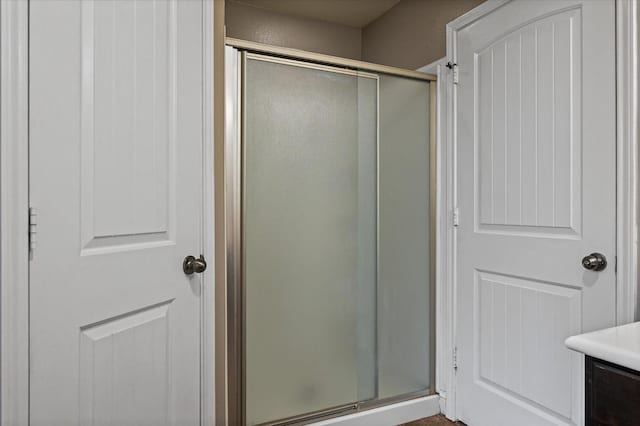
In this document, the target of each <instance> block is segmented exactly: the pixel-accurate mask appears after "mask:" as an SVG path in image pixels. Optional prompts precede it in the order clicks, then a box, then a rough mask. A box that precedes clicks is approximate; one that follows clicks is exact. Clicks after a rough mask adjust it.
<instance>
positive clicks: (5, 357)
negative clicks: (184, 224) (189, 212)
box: [0, 0, 222, 426]
mask: <svg viewBox="0 0 640 426" xmlns="http://www.w3.org/2000/svg"><path fill="white" fill-rule="evenodd" d="M0 17H1V18H0V20H1V25H0V57H1V58H2V61H0V62H1V65H0V90H1V91H2V98H1V101H0V119H1V120H2V130H1V132H0V182H1V183H0V210H1V211H2V215H0V336H1V337H0V354H1V355H0V378H1V380H0V383H1V385H0V425H1V426H5V425H6V426H13V425H28V424H29V256H30V253H29V239H28V237H29V213H28V211H29V156H28V152H29V121H28V117H29V115H28V114H29V103H28V102H29V93H28V85H29V79H28V69H29V62H28V60H29V51H28V39H29V2H26V1H25V2H14V1H4V0H3V1H2V2H0ZM202 19H203V29H204V34H203V52H202V67H203V75H204V81H203V85H202V86H203V99H205V102H204V104H203V110H202V114H203V123H204V124H203V129H202V132H203V133H202V134H203V140H204V141H205V142H204V146H203V150H202V152H203V158H202V161H203V182H202V183H201V185H202V187H203V201H204V212H203V213H204V214H203V217H204V218H207V219H205V220H204V223H203V230H204V235H203V236H202V247H203V250H204V255H205V257H206V258H208V259H213V258H214V253H213V246H214V233H213V217H214V216H213V215H214V205H213V171H214V164H213V137H214V136H213V119H214V116H213V103H214V99H215V96H216V95H222V93H214V90H213V88H214V87H213V78H214V73H213V67H214V62H213V61H214V52H213V45H214V4H213V2H212V1H207V0H202ZM215 22H216V24H217V25H220V24H221V23H222V21H220V20H218V21H215ZM214 276H215V272H214V271H212V272H210V273H207V274H204V276H203V294H204V297H203V298H202V303H203V305H202V321H203V327H202V336H201V351H202V353H201V359H202V365H201V371H202V372H203V373H202V374H203V377H202V380H201V393H200V395H201V403H200V411H201V412H200V418H201V424H202V425H211V426H213V425H214V424H215V423H214V417H215V405H214V401H215V394H214V387H215V375H214V373H215V363H214V359H215V352H214V343H215V333H214V330H215V324H214V321H213V318H214V313H215V310H214V307H215V299H214Z"/></svg>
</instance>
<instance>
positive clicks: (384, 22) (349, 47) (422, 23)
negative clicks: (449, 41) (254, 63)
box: [226, 0, 484, 69]
mask: <svg viewBox="0 0 640 426" xmlns="http://www.w3.org/2000/svg"><path fill="white" fill-rule="evenodd" d="M317 1H322V0H317ZM344 1H354V0H344ZM360 1H364V0H360ZM483 1H484V0H401V1H400V2H399V3H398V4H397V5H395V6H394V7H392V8H391V9H389V11H387V12H386V13H385V14H383V15H382V16H380V17H379V18H377V19H376V20H374V21H373V22H371V23H370V24H368V25H367V26H365V27H364V28H362V29H360V28H354V27H349V26H346V25H339V24H333V23H329V22H324V21H320V20H316V19H308V18H301V17H295V16H289V15H284V14H281V13H277V12H273V11H270V10H266V9H261V8H258V7H255V6H248V5H245V4H243V3H242V0H227V1H226V31H227V36H229V37H234V38H240V39H244V40H250V41H256V42H259V43H266V44H271V45H275V46H283V47H292V48H296V49H302V50H307V51H310V52H317V53H325V54H328V55H334V56H340V57H344V58H350V59H361V60H363V61H367V62H373V63H377V64H383V65H391V66H395V67H399V68H406V69H417V68H420V67H422V66H424V65H427V64H429V63H431V62H433V61H435V60H437V59H440V58H442V57H443V56H444V55H445V53H446V52H445V46H446V40H445V36H446V29H445V26H446V25H447V23H449V22H450V21H452V20H454V19H455V18H457V17H458V16H460V15H462V14H464V13H466V12H467V11H469V10H470V9H472V8H474V7H476V6H477V5H478V4H480V3H482V2H483Z"/></svg>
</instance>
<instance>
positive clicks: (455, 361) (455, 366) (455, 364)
mask: <svg viewBox="0 0 640 426" xmlns="http://www.w3.org/2000/svg"><path fill="white" fill-rule="evenodd" d="M452 361H453V370H454V371H458V348H457V347H456V348H453V357H452Z"/></svg>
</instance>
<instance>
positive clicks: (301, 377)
mask: <svg viewBox="0 0 640 426" xmlns="http://www.w3.org/2000/svg"><path fill="white" fill-rule="evenodd" d="M233 53H234V54H235V55H236V56H233V55H232V56H229V57H228V62H229V58H230V59H231V62H233V60H235V61H236V63H237V64H241V66H240V67H239V68H240V70H239V72H238V73H237V76H238V78H239V80H237V81H232V83H231V84H230V85H229V86H228V90H229V87H231V88H232V89H233V88H236V87H237V88H238V89H239V92H240V93H241V96H240V97H239V99H238V106H237V107H236V106H234V105H236V104H235V103H234V102H230V104H229V105H228V107H227V108H228V109H227V114H228V117H227V119H228V120H230V121H229V122H233V121H234V118H233V117H235V115H238V116H239V117H241V119H240V120H239V121H240V123H241V125H240V126H238V134H237V138H235V141H236V142H232V143H231V145H228V146H227V149H229V150H230V151H234V150H235V151H236V154H232V155H231V157H228V158H231V159H233V161H236V162H237V164H238V165H239V167H238V168H237V169H238V172H237V178H233V179H232V184H231V186H230V187H228V188H229V189H228V192H229V194H231V195H232V197H231V198H230V199H231V200H233V199H234V198H233V197H234V196H235V197H236V199H237V200H238V201H237V205H238V210H239V211H240V212H241V213H240V214H239V216H238V217H239V218H240V222H239V224H237V228H234V229H236V231H234V232H233V233H231V234H229V235H236V234H235V232H237V231H239V232H240V238H238V242H240V244H239V245H238V246H235V245H233V247H240V248H237V249H236V250H238V251H237V253H236V255H237V256H238V257H239V258H241V262H239V266H238V269H237V271H238V272H237V273H238V275H235V273H232V274H231V277H232V279H231V281H232V283H235V284H232V286H231V287H230V288H231V290H230V292H231V294H232V295H233V296H232V299H235V300H236V301H237V304H236V305H235V306H237V310H236V312H238V315H239V316H240V317H241V320H240V321H239V323H240V324H241V326H238V327H237V328H236V329H237V330H238V335H240V337H239V341H240V342H241V344H240V346H239V347H240V349H238V351H239V352H238V353H237V357H236V358H237V359H238V360H240V359H241V361H237V362H239V363H240V364H239V365H240V367H239V368H238V370H236V371H238V372H239V373H238V375H239V376H241V378H240V382H241V385H239V386H240V387H241V390H239V391H238V392H237V394H236V395H237V396H238V397H239V398H242V401H243V404H242V409H241V411H242V412H243V413H242V416H243V417H244V422H245V423H246V424H247V425H257V424H264V423H278V422H282V421H283V420H286V422H285V423H287V424H289V423H288V422H289V421H295V420H298V419H304V420H307V421H308V420H309V419H311V418H315V417H321V416H324V415H335V414H338V413H348V412H349V411H354V410H357V409H360V408H362V407H366V406H374V405H376V404H378V403H379V402H380V401H382V400H386V401H393V400H399V399H403V398H405V399H406V398H408V397H411V396H417V395H425V394H428V393H431V392H433V387H434V386H433V360H434V358H433V353H434V348H433V337H434V336H433V329H434V321H433V312H434V311H433V307H432V305H433V302H432V301H433V269H432V266H433V265H432V254H433V246H432V244H433V239H432V234H431V227H432V223H433V222H432V218H433V217H432V214H431V209H432V207H433V202H432V196H433V190H432V186H433V179H432V171H433V169H432V166H431V163H432V152H431V150H432V146H431V145H430V141H431V139H430V130H431V126H430V122H431V121H430V120H431V111H430V92H429V90H430V85H429V82H425V81H419V80H411V79H407V78H401V77H395V76H391V75H384V74H373V73H366V72H359V71H355V70H349V69H344V68H338V67H330V66H324V65H318V64H312V63H307V62H301V61H294V60H288V59H282V58H276V57H271V56H266V55H259V54H253V53H246V52H245V53H242V54H241V56H240V55H238V53H237V51H234V52H233ZM234 58H235V59H234ZM239 58H241V59H239ZM235 112H237V114H235ZM232 139H233V138H232ZM233 169H234V167H231V168H230V170H233ZM233 182H235V183H233ZM234 185H235V186H234ZM233 194H236V195H233ZM234 238H235V237H234ZM234 286H235V287H234ZM232 304H233V303H232ZM232 358H233V359H232V362H236V361H235V358H234V357H233V356H232Z"/></svg>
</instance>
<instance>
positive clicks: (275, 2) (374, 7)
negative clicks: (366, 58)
mask: <svg viewBox="0 0 640 426" xmlns="http://www.w3.org/2000/svg"><path fill="white" fill-rule="evenodd" d="M233 1H235V2H236V3H242V4H245V5H247V6H253V7H258V8H260V9H267V10H271V11H274V12H278V13H282V14H285V15H292V16H298V17H302V18H311V19H318V20H321V21H326V22H332V23H334V24H341V25H348V26H350V27H355V28H362V27H365V26H366V25H367V24H369V23H371V22H372V21H374V20H375V19H376V18H378V17H379V16H381V15H383V14H384V13H385V12H386V11H388V10H389V9H391V8H392V7H393V6H395V5H396V4H398V3H399V2H400V0H233Z"/></svg>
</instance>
